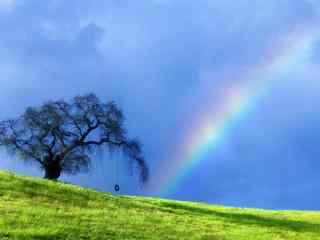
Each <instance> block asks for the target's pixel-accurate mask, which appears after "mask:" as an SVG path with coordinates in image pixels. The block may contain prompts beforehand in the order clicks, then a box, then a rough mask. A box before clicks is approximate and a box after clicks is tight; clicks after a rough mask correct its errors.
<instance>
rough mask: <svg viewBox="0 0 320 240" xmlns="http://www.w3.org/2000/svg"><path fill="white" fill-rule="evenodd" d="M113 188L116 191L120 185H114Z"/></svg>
mask: <svg viewBox="0 0 320 240" xmlns="http://www.w3.org/2000/svg"><path fill="white" fill-rule="evenodd" d="M114 190H115V191H116V192H119V191H120V186H119V185H118V184H116V185H114Z"/></svg>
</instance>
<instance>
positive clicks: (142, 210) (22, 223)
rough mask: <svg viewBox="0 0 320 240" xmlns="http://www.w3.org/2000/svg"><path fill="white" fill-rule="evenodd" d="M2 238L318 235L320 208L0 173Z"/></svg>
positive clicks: (239, 239)
mask: <svg viewBox="0 0 320 240" xmlns="http://www.w3.org/2000/svg"><path fill="white" fill-rule="evenodd" d="M0 239H1V240H2V239H25V240H27V239H30V240H31V239H33V240H37V239H47V240H54V239H61V240H67V239H69V240H78V239H120V240H124V239H137V240H141V239H201V240H262V239H263V240H273V239H274V240H280V239H297V240H307V239H310V240H311V239H312V240H315V239H320V212H299V211H264V210H258V209H237V208H226V207H222V206H211V205H205V204H197V203H185V202H176V201H169V200H162V199H152V198H142V197H129V196H114V195H111V194H109V193H102V192H97V191H94V190H90V189H85V188H81V187H78V186H74V185H69V184H64V183H58V182H50V181H46V180H42V179H37V178H31V177H22V176H17V175H14V174H12V173H7V172H0Z"/></svg>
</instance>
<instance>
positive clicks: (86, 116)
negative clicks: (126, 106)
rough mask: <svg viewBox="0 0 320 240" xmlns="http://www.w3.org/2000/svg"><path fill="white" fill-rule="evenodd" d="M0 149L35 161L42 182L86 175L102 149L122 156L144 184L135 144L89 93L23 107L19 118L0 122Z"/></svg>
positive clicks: (111, 108)
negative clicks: (130, 164)
mask: <svg viewBox="0 0 320 240" xmlns="http://www.w3.org/2000/svg"><path fill="white" fill-rule="evenodd" d="M0 146H2V147H5V148H6V149H7V150H9V152H10V153H12V154H15V155H18V156H19V157H20V158H22V159H24V160H27V161H36V162H37V163H39V165H40V167H41V168H42V169H43V170H44V172H45V175H44V177H45V178H47V179H52V180H55V179H58V178H59V177H60V175H61V173H66V174H76V173H78V172H80V171H87V170H89V166H90V162H91V160H92V157H91V155H92V153H93V152H94V151H95V150H97V149H98V148H100V147H103V146H105V147H107V148H109V149H111V150H120V151H122V152H124V153H125V154H126V155H127V156H128V159H130V161H131V163H133V166H138V169H139V173H140V179H141V181H142V182H145V181H147V179H148V174H149V172H148V167H147V165H146V162H145V160H144V158H143V156H142V152H141V146H140V143H139V142H138V141H137V140H131V139H128V137H127V134H126V130H125V129H124V117H123V114H122V111H121V110H120V109H119V108H118V107H117V105H116V104H115V103H114V102H108V103H102V102H101V101H100V100H99V99H98V98H97V96H95V95H94V94H88V95H84V96H77V97H75V98H73V99H72V100H71V101H70V102H66V101H64V100H60V101H55V102H53V101H52V102H48V103H45V104H44V105H43V106H41V107H36V108H34V107H29V108H27V109H26V111H25V113H24V114H23V115H22V116H21V117H19V118H17V119H12V120H6V121H1V122H0Z"/></svg>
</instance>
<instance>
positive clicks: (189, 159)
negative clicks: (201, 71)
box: [152, 29, 320, 196]
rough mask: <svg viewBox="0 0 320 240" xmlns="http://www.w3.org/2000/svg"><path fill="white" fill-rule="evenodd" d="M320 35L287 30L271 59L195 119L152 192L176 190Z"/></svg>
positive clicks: (300, 60) (302, 58)
mask: <svg viewBox="0 0 320 240" xmlns="http://www.w3.org/2000/svg"><path fill="white" fill-rule="evenodd" d="M319 36H320V35H319V33H318V32H316V31H310V29H309V31H307V32H304V31H294V32H292V33H290V34H288V35H287V36H286V38H285V39H283V41H282V42H281V43H282V44H280V45H278V46H277V47H276V48H275V49H273V51H272V53H273V54H272V56H269V57H268V61H266V62H265V63H263V64H260V65H258V66H255V67H254V69H253V70H252V71H250V72H249V74H247V75H246V76H245V77H242V78H241V79H238V81H236V82H240V83H241V85H239V86H235V87H233V89H232V91H231V92H229V93H226V95H225V96H224V97H223V98H224V102H223V104H221V105H220V106H218V108H217V107H216V106H213V107H211V109H212V108H213V109H212V110H211V111H208V112H209V114H208V113H207V114H206V116H202V119H200V120H197V121H196V123H197V124H196V125H195V127H192V128H191V129H190V130H191V132H190V133H187V136H186V137H185V139H187V141H185V142H184V143H182V147H181V148H180V150H179V153H178V154H177V156H176V157H174V158H173V159H171V161H170V163H171V165H170V166H169V167H168V168H167V169H166V170H163V169H160V170H159V173H158V177H157V183H155V184H154V185H153V186H152V187H153V193H157V194H160V195H162V196H165V195H168V194H170V193H173V192H175V191H176V189H177V188H178V186H179V185H180V184H181V182H182V181H183V180H184V179H185V177H186V176H188V175H189V174H190V172H191V171H192V170H193V169H194V168H195V167H196V166H197V165H199V164H200V162H201V161H203V160H204V159H205V156H207V155H208V154H209V153H212V152H213V151H214V150H215V149H217V148H218V147H219V146H221V144H222V143H223V142H224V140H225V139H226V137H227V136H228V133H229V132H230V131H231V130H232V128H233V126H235V125H237V124H239V122H241V120H243V119H244V118H245V117H247V116H248V115H249V113H250V109H251V108H252V107H254V106H255V105H257V102H259V100H260V99H261V98H263V96H266V95H269V94H270V92H271V89H272V88H273V87H275V85H276V84H275V83H276V82H277V81H279V79H285V77H286V76H287V75H288V74H289V73H290V72H292V69H294V68H296V67H297V66H299V65H300V64H303V63H305V62H306V61H307V60H308V59H309V57H310V51H311V50H312V47H313V46H314V44H315V43H316V42H317V41H318V40H319ZM209 100H210V99H209ZM209 106H210V104H209ZM208 109H210V108H208ZM164 171H165V173H164Z"/></svg>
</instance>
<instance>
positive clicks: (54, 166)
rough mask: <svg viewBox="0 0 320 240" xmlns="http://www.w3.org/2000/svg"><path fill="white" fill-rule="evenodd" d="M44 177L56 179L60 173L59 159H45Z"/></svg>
mask: <svg viewBox="0 0 320 240" xmlns="http://www.w3.org/2000/svg"><path fill="white" fill-rule="evenodd" d="M44 170H45V175H44V178H45V179H49V180H57V179H58V178H59V177H60V175H61V170H62V169H61V166H60V161H59V160H51V161H47V162H46V163H45V166H44Z"/></svg>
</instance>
